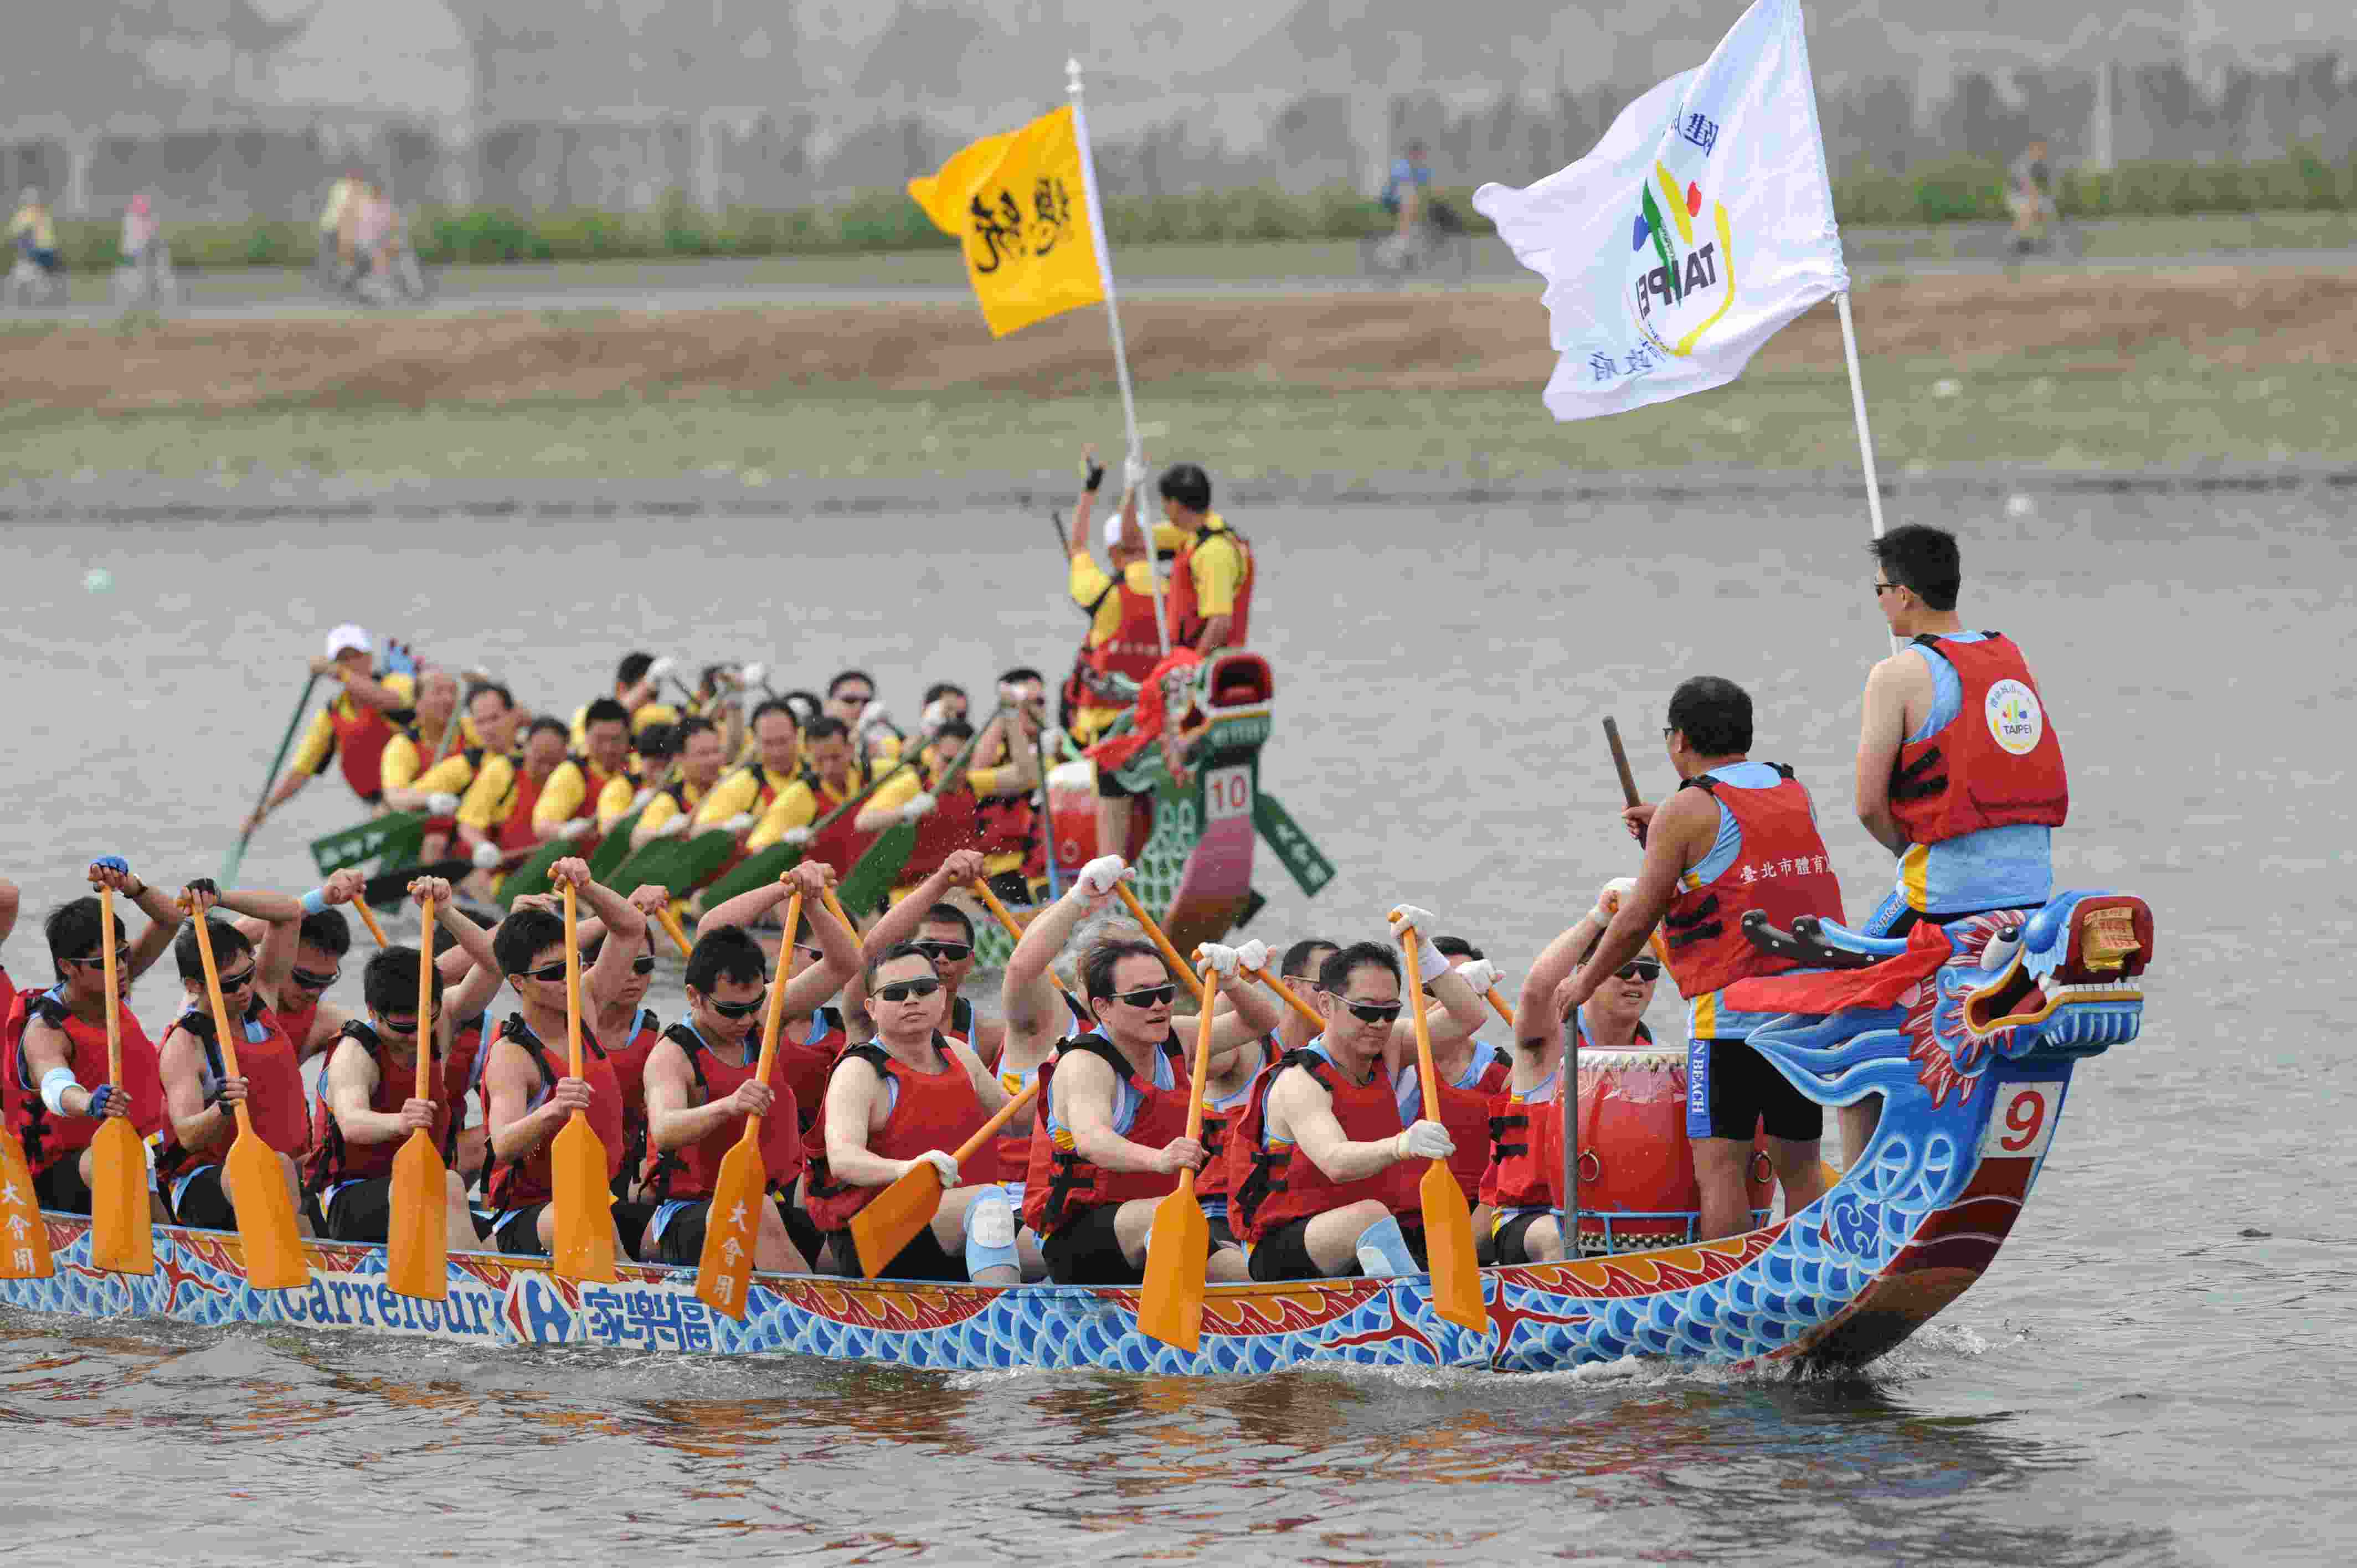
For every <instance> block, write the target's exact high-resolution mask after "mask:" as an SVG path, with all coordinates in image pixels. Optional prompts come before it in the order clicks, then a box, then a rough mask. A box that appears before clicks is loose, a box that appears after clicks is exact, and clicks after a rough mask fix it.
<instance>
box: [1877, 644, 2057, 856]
mask: <svg viewBox="0 0 2357 1568" xmlns="http://www.w3.org/2000/svg"><path fill="white" fill-rule="evenodd" d="M1981 636H1982V639H1983V640H1981V641H1979V642H1958V641H1955V640H1954V639H1950V638H1942V637H1919V638H1916V639H1914V641H1915V645H1916V646H1917V647H1920V648H1921V649H1923V650H1925V651H1926V652H1928V653H1931V654H1933V655H1935V656H1936V657H1938V658H1941V659H1944V660H1947V661H1948V664H1949V665H1950V667H1951V668H1953V670H1954V671H1955V672H1956V681H1957V683H1958V685H1959V686H1960V687H1962V689H1963V690H1962V698H1963V701H1962V704H1961V706H1959V708H1958V709H1957V711H1956V716H1955V717H1954V718H1953V719H1952V720H1950V721H1949V722H1948V723H1947V724H1946V725H1943V726H1941V728H1940V729H1938V730H1937V731H1935V732H1933V733H1932V735H1930V736H1926V737H1925V738H1924V739H1922V740H1920V741H1912V742H1910V743H1909V744H1907V745H1905V746H1900V748H1899V757H1898V758H1897V760H1896V761H1894V762H1893V763H1892V764H1891V768H1890V814H1891V816H1892V817H1893V818H1895V819H1897V821H1898V822H1899V825H1900V827H1901V828H1904V829H1905V830H1906V832H1907V842H1908V843H1942V842H1943V841H1945V840H1948V839H1953V838H1961V837H1963V836H1964V834H1966V833H1971V832H1979V831H1980V830H1982V829H1983V828H1996V827H2007V826H2010V825H2013V824H2017V823H2027V824H2030V825H2034V826H2039V827H2049V828H2054V827H2061V825H2062V822H2063V819H2065V818H2066V817H2068V816H2069V815H2070V814H2071V782H2070V779H2069V778H2068V777H2067V776H2066V774H2065V772H2064V770H2063V767H2062V741H2061V736H2057V735H2056V734H2055V733H2054V720H2053V715H2052V714H2049V713H2048V712H2047V711H2046V702H2045V699H2044V698H2043V697H2042V696H2041V695H2040V693H2039V690H2038V682H2037V681H2036V680H2034V679H2032V678H2031V676H2030V673H2029V663H2028V662H2027V661H2026V660H2023V658H2022V657H2021V650H2020V649H2018V648H2017V647H2015V646H2014V644H2013V640H2012V639H2010V638H2007V637H2006V636H2004V635H2003V634H2001V633H1998V632H1994V631H1990V632H1983V633H1982V634H1981Z"/></svg>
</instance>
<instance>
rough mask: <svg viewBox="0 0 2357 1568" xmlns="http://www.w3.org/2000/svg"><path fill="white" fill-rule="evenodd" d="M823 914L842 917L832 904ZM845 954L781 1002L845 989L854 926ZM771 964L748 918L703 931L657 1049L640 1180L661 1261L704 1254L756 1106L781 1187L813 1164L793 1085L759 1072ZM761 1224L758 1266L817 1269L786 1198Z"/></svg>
mask: <svg viewBox="0 0 2357 1568" xmlns="http://www.w3.org/2000/svg"><path fill="white" fill-rule="evenodd" d="M818 918H819V919H820V920H821V921H823V922H824V923H826V924H829V925H833V924H834V923H835V922H834V917H833V916H831V915H829V914H827V912H826V911H825V909H824V908H821V909H820V910H819V911H818ZM843 946H844V947H845V949H846V951H845V955H844V961H842V962H840V963H836V962H828V963H823V964H820V965H818V966H816V967H813V968H809V969H805V970H804V971H803V972H802V973H801V974H800V975H798V976H797V977H795V978H794V979H792V980H791V981H780V982H779V983H780V984H782V985H784V986H785V987H786V994H785V995H783V996H781V997H780V998H779V1005H780V1007H795V1008H797V1009H798V1010H800V1011H801V1012H802V1013H803V1014H805V1015H807V1014H808V1013H809V1012H810V1011H811V1010H812V1009H813V1008H815V1007H816V1006H817V1005H818V1004H820V1003H821V1002H823V1001H824V1000H825V999H826V998H827V997H829V996H831V995H833V994H834V992H835V990H836V989H837V988H838V987H839V986H841V984H842V983H843V982H844V980H845V978H846V977H847V976H848V975H849V974H851V973H852V972H854V971H855V970H856V965H855V964H853V963H852V962H850V961H849V953H848V949H849V937H848V933H845V941H844V943H843ZM767 977H768V964H767V961H766V960H765V958H764V956H763V954H762V952H761V944H760V943H759V942H758V941H756V940H753V936H752V933H750V932H749V931H747V930H745V929H743V928H741V927H736V926H724V927H721V928H719V929H715V930H709V931H705V932H703V933H702V934H701V935H699V936H698V937H697V938H696V939H695V950H694V951H693V952H692V953H690V954H689V955H688V960H687V1008H688V1014H687V1016H686V1017H685V1018H683V1019H682V1020H681V1021H680V1022H678V1023H676V1024H673V1026H671V1027H670V1028H668V1029H666V1030H664V1031H663V1036H662V1040H661V1042H660V1043H658V1044H657V1045H656V1047H655V1048H654V1054H653V1055H652V1056H651V1057H650V1058H648V1059H647V1124H648V1133H649V1137H650V1150H649V1154H648V1157H647V1165H646V1172H645V1176H644V1177H643V1179H642V1180H641V1182H640V1191H641V1192H642V1193H643V1195H644V1196H645V1197H646V1198H647V1200H648V1201H649V1202H651V1203H652V1204H653V1205H654V1206H655V1211H654V1218H653V1219H651V1220H649V1221H648V1223H647V1241H648V1247H647V1257H648V1261H649V1262H661V1263H672V1264H675V1265H682V1266H686V1265H693V1264H694V1263H695V1262H697V1261H698V1260H700V1259H701V1258H702V1257H703V1255H704V1237H705V1222H706V1219H707V1217H708V1216H709V1214H710V1211H711V1208H712V1192H713V1187H714V1185H715V1183H716V1182H717V1181H718V1179H719V1175H720V1162H721V1161H722V1159H724V1158H725V1157H726V1155H727V1154H728V1151H729V1150H730V1149H732V1148H734V1147H735V1146H736V1145H737V1139H738V1138H739V1137H740V1136H741V1135H742V1133H743V1129H744V1125H745V1118H746V1117H748V1116H751V1117H754V1118H757V1119H758V1120H759V1123H760V1128H761V1132H760V1149H761V1165H762V1169H763V1170H764V1171H765V1172H766V1173H767V1175H768V1177H769V1187H770V1191H771V1192H772V1193H789V1194H790V1193H791V1192H792V1191H793V1189H794V1185H795V1183H796V1181H797V1179H798V1178H799V1177H800V1176H802V1123H801V1119H800V1116H799V1115H798V1113H797V1109H796V1106H795V1103H794V1094H793V1090H791V1088H788V1087H786V1086H784V1085H783V1084H781V1083H775V1082H774V1079H775V1072H774V1069H773V1070H772V1079H773V1084H763V1083H761V1082H759V1080H758V1079H756V1078H755V1076H754V1074H755V1069H756V1068H757V1067H758V1065H759V1059H760V1055H761V1028H762V1023H763V1013H764V1011H765V1009H764V1005H763V1004H764V1001H765V999H766V998H767V996H768V994H769V982H768V978H767ZM760 1208H761V1212H760V1216H759V1224H758V1225H757V1226H756V1227H755V1230H754V1233H753V1266H754V1267H755V1268H757V1269H759V1270H762V1271H764V1272H767V1273H798V1274H800V1273H811V1272H812V1270H811V1266H810V1262H809V1260H807V1259H806V1258H805V1257H804V1256H803V1255H802V1249H801V1248H799V1247H798V1246H796V1245H795V1243H794V1241H793V1240H792V1238H791V1235H790V1234H789V1232H788V1230H787V1228H786V1223H785V1216H784V1212H783V1210H782V1209H780V1208H779V1207H778V1206H777V1205H776V1204H774V1203H765V1204H763V1205H761V1206H760Z"/></svg>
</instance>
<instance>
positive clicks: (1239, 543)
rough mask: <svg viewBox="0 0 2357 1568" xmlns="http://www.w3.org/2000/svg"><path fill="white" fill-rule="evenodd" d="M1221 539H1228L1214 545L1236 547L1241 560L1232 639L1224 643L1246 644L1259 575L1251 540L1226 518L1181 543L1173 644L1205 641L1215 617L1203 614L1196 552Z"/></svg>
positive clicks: (1173, 581) (1174, 569)
mask: <svg viewBox="0 0 2357 1568" xmlns="http://www.w3.org/2000/svg"><path fill="white" fill-rule="evenodd" d="M1217 540H1224V541H1227V543H1224V544H1215V545H1214V546H1213V547H1214V548H1216V549H1222V550H1224V549H1230V548H1232V549H1233V550H1234V551H1235V553H1236V555H1237V557H1238V559H1239V561H1240V563H1241V567H1240V570H1239V571H1238V572H1237V575H1236V602H1235V607H1234V608H1233V609H1232V610H1231V611H1230V612H1229V616H1228V639H1227V642H1226V643H1225V645H1224V646H1226V647H1229V648H1242V647H1243V646H1244V636H1245V633H1246V632H1247V631H1249V630H1250V628H1251V625H1250V623H1251V621H1252V592H1253V579H1254V576H1256V575H1257V574H1256V573H1255V572H1254V568H1253V553H1252V543H1251V542H1250V541H1248V540H1247V539H1245V538H1244V536H1243V534H1241V533H1238V532H1236V531H1235V530H1234V529H1232V528H1230V527H1229V526H1228V525H1227V523H1226V521H1223V520H1222V521H1220V525H1219V527H1217V528H1213V527H1212V526H1211V522H1210V521H1206V522H1205V523H1204V525H1203V530H1202V532H1200V533H1197V534H1196V535H1194V536H1193V537H1192V538H1190V539H1189V540H1188V542H1186V543H1185V544H1183V545H1180V546H1179V556H1178V559H1177V560H1175V561H1173V562H1172V563H1171V564H1170V641H1171V645H1172V646H1173V647H1184V648H1192V647H1194V646H1195V645H1196V644H1197V643H1199V642H1200V641H1201V640H1202V638H1203V628H1204V627H1205V626H1206V625H1207V624H1209V622H1210V621H1211V617H1209V616H1207V615H1205V614H1203V612H1202V608H1201V607H1200V605H1199V604H1198V603H1197V602H1196V598H1195V572H1194V565H1195V552H1196V551H1198V550H1200V549H1201V548H1203V546H1204V545H1206V544H1211V543H1212V542H1213V541H1217Z"/></svg>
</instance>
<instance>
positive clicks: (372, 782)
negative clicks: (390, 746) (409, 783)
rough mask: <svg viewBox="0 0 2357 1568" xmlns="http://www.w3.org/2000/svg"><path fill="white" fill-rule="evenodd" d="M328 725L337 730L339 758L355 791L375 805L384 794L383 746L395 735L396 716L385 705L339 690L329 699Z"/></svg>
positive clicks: (354, 792)
mask: <svg viewBox="0 0 2357 1568" xmlns="http://www.w3.org/2000/svg"><path fill="white" fill-rule="evenodd" d="M328 728H330V729H332V730H333V731H334V732H335V737H336V738H335V751H336V758H337V761H338V762H339V763H340V764H341V765H342V767H343V769H344V782H345V783H347V784H350V786H351V787H352V793H353V794H355V795H358V796H359V797H360V798H361V800H366V801H368V802H369V803H370V804H371V805H374V804H375V803H376V802H377V800H379V799H381V798H382V796H383V794H384V747H385V743H386V742H388V741H390V740H391V739H393V733H394V731H393V720H392V718H391V716H389V715H388V714H386V713H385V712H384V711H383V710H382V708H372V707H370V706H369V705H368V704H367V703H363V702H360V701H358V700H356V699H355V698H354V697H353V696H352V694H351V693H349V692H339V693H336V695H335V696H334V697H333V698H332V699H331V700H330V701H329V702H328Z"/></svg>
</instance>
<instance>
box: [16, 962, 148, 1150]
mask: <svg viewBox="0 0 2357 1568" xmlns="http://www.w3.org/2000/svg"><path fill="white" fill-rule="evenodd" d="M63 990H64V987H63V986H57V987H53V988H52V989H50V990H48V991H27V992H26V993H24V994H23V995H21V996H20V997H18V998H17V1005H16V1007H15V1008H14V1009H12V1014H13V1015H14V1017H15V1023H14V1025H13V1026H12V1032H11V1033H10V1035H9V1036H8V1039H7V1042H6V1051H5V1064H0V1065H5V1070H6V1073H7V1076H8V1082H9V1086H10V1088H11V1089H12V1090H14V1093H13V1096H12V1099H11V1101H10V1103H9V1106H8V1131H9V1132H11V1133H15V1134H16V1138H17V1141H18V1142H19V1143H21V1144H24V1146H25V1164H26V1165H27V1167H29V1168H30V1169H31V1171H32V1173H33V1174H34V1175H35V1176H38V1175H40V1174H41V1173H42V1172H43V1171H45V1170H48V1168H49V1167H50V1166H51V1165H56V1164H57V1163H58V1161H59V1160H61V1159H63V1158H65V1157H66V1156H67V1155H79V1154H81V1151H82V1150H84V1149H87V1148H89V1147H90V1141H91V1139H92V1138H93V1137H95V1136H97V1134H98V1123H99V1118H97V1117H91V1116H60V1115H59V1114H58V1113H57V1112H53V1111H51V1110H50V1109H49V1108H48V1106H47V1105H45V1104H43V1103H42V1102H41V1093H40V1085H39V1084H38V1083H37V1082H35V1081H33V1080H32V1079H31V1078H30V1076H29V1075H30V1064H29V1063H28V1062H27V1060H26V1058H25V1055H24V1033H25V1030H26V1029H27V1027H29V1026H31V1023H32V1021H33V1020H34V1019H35V1018H37V1017H38V1018H42V1019H45V1020H47V1021H48V1023H50V1024H53V1025H55V1026H57V1027H59V1029H62V1030H63V1031H64V1032H65V1036H66V1044H67V1046H68V1047H70V1061H69V1062H68V1064H67V1065H68V1066H70V1067H71V1068H72V1069H73V1075H74V1081H75V1082H77V1083H79V1084H81V1086H82V1087H83V1088H84V1089H96V1088H97V1087H98V1086H99V1085H101V1084H102V1083H104V1082H106V1081H107V1077H106V1021H105V1020H104V1019H100V1020H99V1021H97V1022H96V1023H85V1022H83V1021H82V1020H81V1019H80V1018H77V1017H75V1016H74V1015H72V1014H71V1013H69V1012H68V1011H66V1006H65V1002H64V1000H63V998H62V997H61V995H60V994H59V993H61V992H62V991H63ZM121 1017H122V1026H121V1027H122V1035H123V1088H124V1092H126V1093H127V1094H129V1095H130V1097H131V1125H132V1128H133V1130H134V1131H135V1132H136V1133H138V1134H139V1135H140V1136H141V1137H143V1138H145V1137H147V1136H149V1135H151V1134H153V1133H159V1132H161V1131H163V1129H164V1127H165V1125H166V1123H167V1121H168V1118H167V1116H166V1115H165V1113H164V1083H163V1079H161V1078H160V1077H158V1076H157V1074H156V1045H155V1042H154V1041H152V1040H150V1039H149V1038H148V1037H147V1031H146V1030H145V1029H143V1028H141V1027H140V1026H139V1019H138V1016H137V1015H135V1014H134V1013H133V1012H132V1011H131V1009H130V1008H128V1007H125V1008H124V1009H123V1010H122V1014H121Z"/></svg>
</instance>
